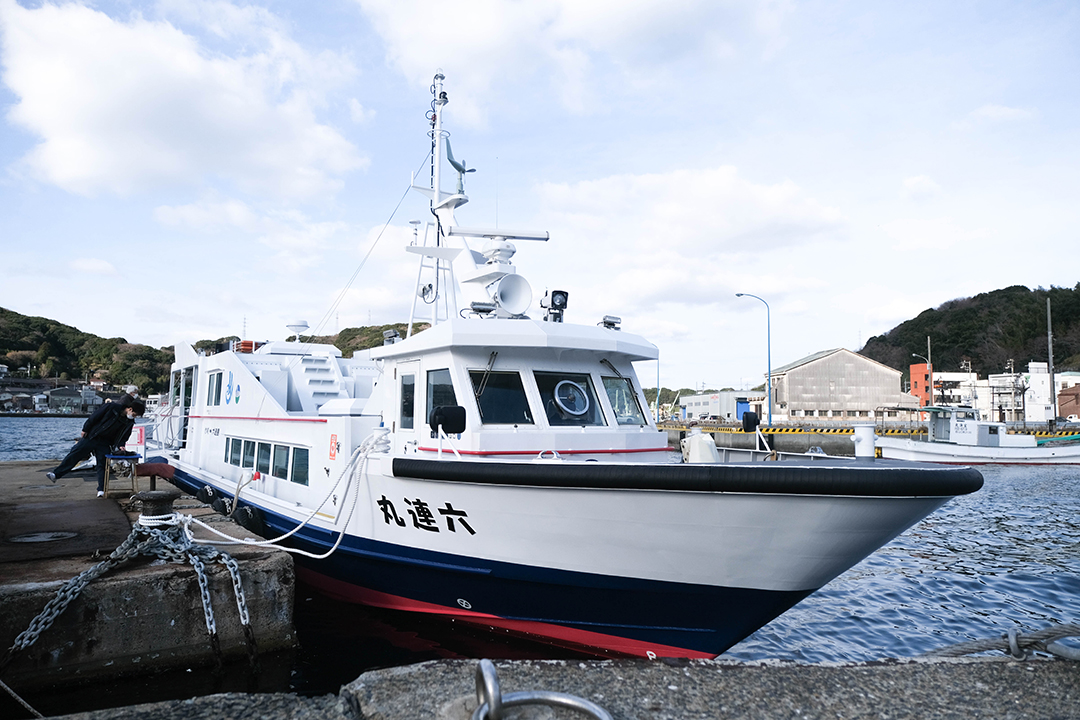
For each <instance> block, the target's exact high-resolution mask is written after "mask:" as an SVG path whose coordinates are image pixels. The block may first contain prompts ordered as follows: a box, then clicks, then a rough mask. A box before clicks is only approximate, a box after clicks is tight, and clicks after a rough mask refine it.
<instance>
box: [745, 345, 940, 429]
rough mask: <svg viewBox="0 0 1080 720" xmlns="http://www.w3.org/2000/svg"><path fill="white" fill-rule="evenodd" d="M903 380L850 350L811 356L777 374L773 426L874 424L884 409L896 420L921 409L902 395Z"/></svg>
mask: <svg viewBox="0 0 1080 720" xmlns="http://www.w3.org/2000/svg"><path fill="white" fill-rule="evenodd" d="M902 375H903V374H902V373H901V372H900V371H899V370H894V369H893V368H891V367H888V366H887V365H882V364H881V363H879V362H877V361H876V360H871V359H870V358H867V357H863V356H862V355H859V354H857V353H853V352H851V351H850V350H846V349H844V348H837V349H834V350H823V351H821V352H818V353H814V354H813V355H808V356H807V357H804V358H802V359H801V360H796V361H795V362H793V363H789V364H787V365H784V366H782V367H779V368H776V369H774V370H773V371H772V384H773V423H792V424H802V423H816V422H828V421H832V422H837V421H840V422H861V421H865V422H873V421H874V416H875V412H876V411H879V410H880V409H881V408H889V409H888V410H886V411H885V418H886V419H888V418H889V417H894V416H895V415H896V410H895V409H896V408H917V407H918V406H919V400H918V398H916V397H915V396H914V395H911V394H909V393H905V392H903V391H902V390H901V384H900V383H901V378H902ZM767 414H768V413H767V412H766V414H765V415H766V416H767ZM763 417H764V416H763Z"/></svg>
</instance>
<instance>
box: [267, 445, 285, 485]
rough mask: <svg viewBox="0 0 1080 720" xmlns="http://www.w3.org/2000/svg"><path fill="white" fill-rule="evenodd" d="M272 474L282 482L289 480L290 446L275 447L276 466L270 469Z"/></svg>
mask: <svg viewBox="0 0 1080 720" xmlns="http://www.w3.org/2000/svg"><path fill="white" fill-rule="evenodd" d="M270 474H271V475H273V476H274V477H276V478H281V479H282V480H288V479H289V446H288V445H275V446H274V464H273V466H272V467H271V469H270Z"/></svg>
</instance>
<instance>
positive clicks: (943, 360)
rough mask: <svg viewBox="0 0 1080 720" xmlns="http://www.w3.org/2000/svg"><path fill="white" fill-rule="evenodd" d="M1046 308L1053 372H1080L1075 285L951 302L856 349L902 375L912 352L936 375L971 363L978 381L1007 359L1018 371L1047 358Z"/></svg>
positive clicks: (1079, 289) (1001, 368) (1079, 290)
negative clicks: (930, 363) (928, 352)
mask: <svg viewBox="0 0 1080 720" xmlns="http://www.w3.org/2000/svg"><path fill="white" fill-rule="evenodd" d="M1047 298H1049V300H1050V305H1051V320H1052V326H1053V334H1054V368H1055V370H1069V369H1073V370H1080V283H1078V284H1077V285H1076V287H1074V288H1072V289H1069V288H1058V287H1051V288H1050V289H1049V290H1046V289H1044V288H1041V287H1040V288H1038V289H1036V290H1029V289H1028V288H1026V287H1024V286H1023V285H1014V286H1012V287H1007V288H1003V289H1001V290H994V291H992V292H988V293H982V294H979V295H976V296H975V297H970V298H958V299H956V300H950V301H948V302H946V303H944V304H942V305H941V306H940V307H938V308H935V309H930V310H924V311H923V312H921V313H919V315H918V316H916V317H915V318H913V319H911V320H908V321H906V322H903V323H901V324H900V325H897V326H896V327H895V328H893V329H892V330H890V331H888V332H887V333H885V334H884V335H878V336H876V337H872V338H870V339H869V340H868V341H867V342H866V345H865V346H864V347H863V348H862V350H860V351H859V353H860V354H861V355H863V356H865V357H868V358H871V359H872V360H877V361H878V362H880V363H883V364H885V365H888V366H889V367H893V368H896V369H898V370H902V371H903V372H904V374H905V376H906V375H907V372H908V368H909V367H910V365H911V364H912V363H917V362H922V361H921V359H919V358H916V357H913V354H915V353H917V354H918V355H922V356H925V355H926V338H927V337H928V336H929V338H930V345H931V359H932V361H933V365H934V370H935V371H938V372H955V371H959V370H960V367H961V363H963V362H965V361H966V362H970V363H971V369H972V371H974V372H975V373H977V374H978V375H979V376H981V377H986V376H987V375H990V374H995V373H1001V372H1005V369H1006V366H1007V364H1008V361H1009V360H1013V362H1014V367H1015V368H1016V370H1017V371H1022V370H1024V369H1026V367H1027V363H1028V362H1029V361H1035V362H1046V361H1047V360H1048V359H1049V352H1048V343H1047V337H1046V300H1047Z"/></svg>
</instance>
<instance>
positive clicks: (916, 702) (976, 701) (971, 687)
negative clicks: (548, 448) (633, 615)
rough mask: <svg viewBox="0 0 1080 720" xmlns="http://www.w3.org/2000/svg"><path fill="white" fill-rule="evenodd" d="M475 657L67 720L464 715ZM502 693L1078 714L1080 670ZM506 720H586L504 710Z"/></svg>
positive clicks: (634, 708)
mask: <svg viewBox="0 0 1080 720" xmlns="http://www.w3.org/2000/svg"><path fill="white" fill-rule="evenodd" d="M477 662H478V661H476V660H436V661H431V662H425V663H419V664H416V665H409V666H405V667H396V668H388V669H385V670H376V671H372V672H368V673H364V674H363V675H361V676H360V677H359V678H357V679H356V680H354V681H353V682H351V683H349V684H348V685H346V686H345V687H343V688H342V690H341V693H340V695H339V696H336V697H335V696H323V697H318V698H301V697H297V696H295V695H285V694H277V695H243V694H225V695H214V696H209V697H201V698H195V699H193V700H184V701H180V700H178V701H171V702H164V703H153V704H147V705H138V706H134V707H128V708H116V709H112V710H101V711H97V712H88V713H78V714H74V715H67V716H64V717H65V718H69V719H70V720H76V719H77V720H126V719H127V718H134V717H153V718H160V719H163V720H171V719H172V718H176V720H181V718H183V719H184V720H190V719H193V718H194V719H197V718H204V717H205V718H221V717H228V718H234V719H236V720H241V719H247V718H251V719H252V720H256V719H260V720H262V719H265V720H289V719H292V718H297V719H299V718H326V719H327V720H339V719H341V720H406V719H407V720H468V718H469V717H470V714H471V713H472V711H473V710H474V709H475V707H476V700H475V692H476V691H475V673H476V667H477ZM495 666H496V668H497V671H498V677H499V682H500V685H501V689H502V693H503V694H504V695H506V694H509V693H512V692H521V691H529V690H548V691H554V692H562V693H569V694H572V695H577V696H579V697H582V698H585V699H587V700H590V701H592V702H595V703H596V704H598V705H600V706H601V707H603V708H604V709H605V710H607V711H608V712H609V713H611V715H612V717H613V718H615V719H616V720H676V719H678V720H704V719H706V718H732V719H734V720H743V719H750V718H755V719H756V718H770V719H772V718H798V720H811V719H824V718H835V719H844V720H861V719H866V720H869V719H871V718H873V719H874V720H915V719H918V720H953V719H956V720H960V719H961V718H963V719H964V720H968V719H970V718H995V719H1000V720H1020V719H1021V718H1023V719H1025V720H1064V719H1068V718H1080V663H1075V662H1071V661H1065V660H1042V659H1034V660H1026V661H1015V660H1013V659H1011V658H1008V657H981V658H965V659H958V660H935V661H891V662H881V663H869V664H854V665H800V664H792V663H780V662H760V663H734V662H728V661H723V660H711V661H710V660H682V661H679V660H675V661H645V660H606V661H564V660H551V661H537V660H529V661H496V662H495ZM504 717H507V718H512V719H513V720H526V719H529V720H531V719H533V718H537V719H539V718H549V719H550V718H554V719H556V720H560V719H562V718H577V719H579V720H580V719H581V718H584V717H586V716H585V715H583V714H580V713H576V712H573V711H569V710H565V709H551V708H547V707H544V706H530V707H523V708H513V709H508V710H506V712H505V714H504Z"/></svg>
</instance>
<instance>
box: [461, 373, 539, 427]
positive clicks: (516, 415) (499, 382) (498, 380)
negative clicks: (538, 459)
mask: <svg viewBox="0 0 1080 720" xmlns="http://www.w3.org/2000/svg"><path fill="white" fill-rule="evenodd" d="M469 378H470V379H471V380H472V386H473V394H474V395H475V396H476V404H477V406H478V407H479V408H480V420H481V421H482V422H483V423H485V424H487V425H532V424H533V416H532V411H531V410H530V409H529V401H528V399H527V398H526V397H525V388H524V386H523V385H522V383H521V375H520V374H519V373H516V372H490V371H486V370H470V371H469Z"/></svg>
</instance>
